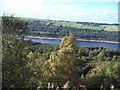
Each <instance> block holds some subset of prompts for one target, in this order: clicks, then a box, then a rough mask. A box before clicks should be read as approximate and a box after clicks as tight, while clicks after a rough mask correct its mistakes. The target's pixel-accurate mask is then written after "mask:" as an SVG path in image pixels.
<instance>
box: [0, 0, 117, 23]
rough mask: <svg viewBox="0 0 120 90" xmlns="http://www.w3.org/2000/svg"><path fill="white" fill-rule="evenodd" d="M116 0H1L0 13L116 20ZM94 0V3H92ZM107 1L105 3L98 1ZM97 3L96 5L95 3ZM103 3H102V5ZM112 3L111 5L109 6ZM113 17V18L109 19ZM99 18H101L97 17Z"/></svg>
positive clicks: (65, 18) (49, 17) (34, 16)
mask: <svg viewBox="0 0 120 90" xmlns="http://www.w3.org/2000/svg"><path fill="white" fill-rule="evenodd" d="M117 1H118V0H101V1H99V0H90V1H89V2H87V1H86V0H84V1H83V0H49V1H48V0H29V1H28V0H1V1H0V7H1V9H0V13H1V14H3V13H4V12H6V13H10V14H11V13H12V14H15V15H17V16H22V17H32V18H45V19H47V18H48V19H59V20H60V19H62V20H72V21H76V20H77V21H81V20H82V21H84V20H85V21H90V20H92V21H97V20H98V22H99V21H102V20H103V21H105V20H106V22H111V21H112V22H113V21H116V20H117V18H116V17H117V16H115V15H116V14H117V13H116V12H117V8H116V6H115V5H116V4H110V5H109V2H116V3H117ZM93 2H94V3H93ZM98 2H107V3H105V4H104V3H98ZM96 4H97V5H96ZM103 4H104V5H103ZM111 5H112V6H111ZM111 17H114V18H113V20H110V19H111ZM98 18H101V19H102V20H100V19H98Z"/></svg>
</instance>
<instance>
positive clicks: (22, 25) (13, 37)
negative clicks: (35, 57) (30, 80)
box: [2, 15, 28, 88]
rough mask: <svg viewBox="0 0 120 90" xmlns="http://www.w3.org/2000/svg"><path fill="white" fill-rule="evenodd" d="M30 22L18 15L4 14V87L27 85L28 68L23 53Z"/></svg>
mask: <svg viewBox="0 0 120 90" xmlns="http://www.w3.org/2000/svg"><path fill="white" fill-rule="evenodd" d="M27 30H28V22H27V21H24V20H22V19H20V18H18V17H14V16H13V15H11V16H5V15H4V16H2V43H3V44H2V54H3V55H2V71H3V72H2V76H3V77H2V83H3V85H2V86H3V88H16V87H17V88H21V87H26V86H25V84H26V82H27V78H26V77H25V76H26V75H27V72H26V71H27V68H26V67H25V65H26V61H25V59H26V58H25V55H24V54H23V51H24V47H25V46H26V43H24V42H25V41H24V36H25V34H26V33H27Z"/></svg>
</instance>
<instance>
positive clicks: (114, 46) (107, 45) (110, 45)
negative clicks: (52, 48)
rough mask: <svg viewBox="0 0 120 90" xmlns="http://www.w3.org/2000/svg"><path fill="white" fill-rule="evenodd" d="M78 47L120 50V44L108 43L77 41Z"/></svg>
mask: <svg viewBox="0 0 120 90" xmlns="http://www.w3.org/2000/svg"><path fill="white" fill-rule="evenodd" d="M25 40H31V41H33V42H40V43H43V44H57V45H59V44H60V43H61V40H59V39H40V38H25ZM77 45H78V46H85V47H104V48H109V49H111V50H114V49H115V50H120V43H119V44H118V43H108V42H95V41H94V42H92V41H77Z"/></svg>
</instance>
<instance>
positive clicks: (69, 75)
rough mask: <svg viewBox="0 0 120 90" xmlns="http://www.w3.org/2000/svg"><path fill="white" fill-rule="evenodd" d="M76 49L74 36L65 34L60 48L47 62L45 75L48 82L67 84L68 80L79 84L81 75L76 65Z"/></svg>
mask: <svg viewBox="0 0 120 90" xmlns="http://www.w3.org/2000/svg"><path fill="white" fill-rule="evenodd" d="M76 51H77V47H76V43H75V38H74V36H73V35H68V36H64V37H63V39H62V42H61V44H60V49H59V50H58V51H54V52H52V53H51V55H50V59H49V60H47V61H46V63H45V64H46V65H45V68H44V69H45V70H44V74H43V76H44V77H45V78H47V81H48V82H54V83H58V84H61V83H62V84H65V83H66V82H67V81H71V82H72V83H74V84H76V85H77V84H78V79H79V75H78V70H77V67H76V63H77V58H76V55H77V53H76ZM46 66H47V67H46Z"/></svg>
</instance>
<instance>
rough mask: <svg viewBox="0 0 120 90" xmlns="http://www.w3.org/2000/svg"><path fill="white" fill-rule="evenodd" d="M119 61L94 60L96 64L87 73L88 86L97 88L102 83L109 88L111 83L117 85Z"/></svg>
mask: <svg viewBox="0 0 120 90" xmlns="http://www.w3.org/2000/svg"><path fill="white" fill-rule="evenodd" d="M118 64H120V63H119V62H113V61H104V62H100V61H98V62H96V66H95V67H94V68H93V69H92V70H91V71H90V72H89V73H88V74H87V76H86V81H85V82H86V85H87V87H88V88H99V87H100V86H101V85H104V87H105V88H110V85H111V84H113V85H114V86H115V87H119V82H120V80H119V79H118V78H119V71H118V70H119V66H118Z"/></svg>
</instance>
